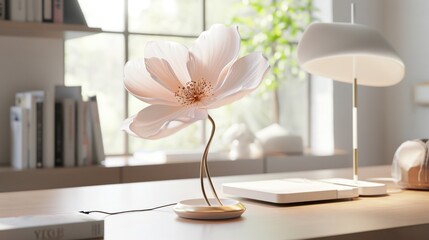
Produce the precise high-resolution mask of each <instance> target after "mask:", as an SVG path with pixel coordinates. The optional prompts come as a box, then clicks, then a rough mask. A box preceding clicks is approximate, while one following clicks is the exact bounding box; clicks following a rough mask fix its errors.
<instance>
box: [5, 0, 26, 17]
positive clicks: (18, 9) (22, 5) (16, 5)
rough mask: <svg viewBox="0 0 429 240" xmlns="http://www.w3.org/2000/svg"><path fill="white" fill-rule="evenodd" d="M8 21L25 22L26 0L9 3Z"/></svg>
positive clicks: (13, 0)
mask: <svg viewBox="0 0 429 240" xmlns="http://www.w3.org/2000/svg"><path fill="white" fill-rule="evenodd" d="M9 4H10V6H9V11H10V20H12V21H17V22H25V20H26V18H27V9H26V8H27V0H11V1H9Z"/></svg>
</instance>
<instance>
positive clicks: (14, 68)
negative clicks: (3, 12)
mask: <svg viewBox="0 0 429 240" xmlns="http://www.w3.org/2000/svg"><path fill="white" fill-rule="evenodd" d="M101 32H102V31H101V29H99V28H90V27H87V26H85V25H75V24H56V23H38V22H14V21H6V20H0V53H1V54H0V55H1V56H0V73H1V74H0V82H1V84H2V86H3V87H2V88H0V116H2V117H0V128H1V129H4V130H5V131H3V132H2V133H1V134H0V151H1V152H2V153H3V154H2V157H1V158H0V164H1V165H9V164H10V161H11V155H10V149H11V143H10V139H11V136H10V121H9V109H10V106H12V105H14V102H15V93H16V92H24V91H32V90H46V89H48V88H50V87H51V86H55V85H63V84H64V41H65V40H67V39H73V38H78V37H85V36H89V35H92V34H97V33H101ZM24 172H26V171H24Z"/></svg>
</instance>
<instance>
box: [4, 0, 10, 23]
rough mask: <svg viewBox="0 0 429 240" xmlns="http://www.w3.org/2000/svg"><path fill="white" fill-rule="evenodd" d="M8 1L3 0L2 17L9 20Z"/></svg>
mask: <svg viewBox="0 0 429 240" xmlns="http://www.w3.org/2000/svg"><path fill="white" fill-rule="evenodd" d="M10 1H11V0H4V19H5V20H10V9H9V8H10V7H9V5H10Z"/></svg>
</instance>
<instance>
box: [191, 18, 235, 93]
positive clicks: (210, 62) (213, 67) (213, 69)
mask: <svg viewBox="0 0 429 240" xmlns="http://www.w3.org/2000/svg"><path fill="white" fill-rule="evenodd" d="M239 50H240V35H239V34H238V30H237V27H236V26H235V27H229V28H228V27H225V26H224V25H222V24H215V25H213V26H212V27H210V29H209V30H208V31H205V32H203V33H201V35H200V36H199V37H198V39H197V40H196V42H195V45H194V46H192V47H191V48H190V49H189V52H190V53H192V55H193V57H194V58H195V59H194V61H195V63H193V64H194V65H197V66H195V67H194V68H193V69H199V71H200V72H201V73H203V74H204V76H198V75H196V74H195V73H194V72H192V71H191V70H190V67H189V64H188V71H189V73H190V75H191V78H192V80H195V81H198V80H199V79H201V77H204V78H205V79H206V80H207V81H208V82H209V83H210V84H211V85H212V86H213V87H215V86H216V85H217V81H218V76H219V74H220V72H221V71H222V69H223V68H224V67H225V66H226V65H227V64H228V63H229V62H231V61H233V60H234V59H235V58H236V57H237V55H238V52H239ZM194 77H195V78H194Z"/></svg>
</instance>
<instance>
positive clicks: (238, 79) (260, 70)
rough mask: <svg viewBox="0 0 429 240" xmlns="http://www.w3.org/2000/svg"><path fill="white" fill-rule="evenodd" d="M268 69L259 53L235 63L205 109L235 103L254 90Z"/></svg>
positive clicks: (264, 59) (266, 63)
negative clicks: (213, 98)
mask: <svg viewBox="0 0 429 240" xmlns="http://www.w3.org/2000/svg"><path fill="white" fill-rule="evenodd" d="M269 69H270V65H269V64H268V61H267V59H266V58H265V57H264V56H263V55H262V54H261V53H251V54H249V55H247V56H245V57H242V58H240V59H238V60H237V61H235V62H234V63H233V64H232V66H231V68H230V69H229V72H228V74H227V75H226V77H225V80H223V84H222V85H220V86H219V87H218V88H217V89H214V91H213V95H214V96H215V100H214V101H213V102H212V103H211V104H209V105H208V106H207V108H217V107H220V106H223V105H225V104H228V103H231V102H233V101H236V100H238V99H240V98H242V97H244V96H245V95H246V94H248V93H250V92H251V91H253V90H254V89H256V88H257V87H258V86H259V84H261V82H262V80H263V78H264V76H265V74H266V73H267V72H268V70H269Z"/></svg>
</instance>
